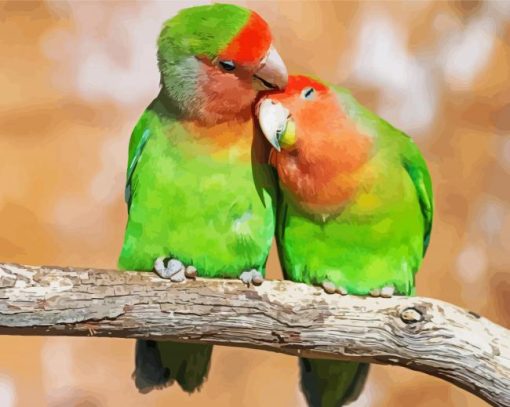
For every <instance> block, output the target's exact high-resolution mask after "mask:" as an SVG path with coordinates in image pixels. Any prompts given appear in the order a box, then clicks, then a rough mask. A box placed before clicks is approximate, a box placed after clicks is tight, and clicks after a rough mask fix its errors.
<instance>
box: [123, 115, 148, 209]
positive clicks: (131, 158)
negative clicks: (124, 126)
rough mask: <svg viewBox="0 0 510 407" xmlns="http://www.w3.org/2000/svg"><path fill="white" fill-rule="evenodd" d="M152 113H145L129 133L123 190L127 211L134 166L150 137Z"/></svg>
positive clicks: (130, 196) (132, 189)
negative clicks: (150, 117)
mask: <svg viewBox="0 0 510 407" xmlns="http://www.w3.org/2000/svg"><path fill="white" fill-rule="evenodd" d="M151 114H152V112H150V111H147V110H146V111H145V112H144V113H143V114H142V117H140V119H139V120H138V123H137V124H136V126H135V128H134V129H133V132H132V133H131V139H130V140H129V155H128V168H127V174H126V187H125V189H124V200H125V201H126V203H127V205H128V211H129V208H130V206H131V198H132V196H133V192H134V185H132V181H133V173H134V172H135V168H136V164H138V161H139V160H140V157H141V156H142V152H143V148H144V147H145V144H147V140H149V137H150V135H151V129H150V127H149V115H151Z"/></svg>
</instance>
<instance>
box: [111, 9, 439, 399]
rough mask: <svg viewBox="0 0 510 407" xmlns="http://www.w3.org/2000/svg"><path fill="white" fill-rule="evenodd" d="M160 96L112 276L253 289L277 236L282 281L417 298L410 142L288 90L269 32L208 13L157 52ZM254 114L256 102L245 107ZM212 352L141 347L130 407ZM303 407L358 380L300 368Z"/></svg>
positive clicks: (311, 364)
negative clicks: (235, 281) (233, 283)
mask: <svg viewBox="0 0 510 407" xmlns="http://www.w3.org/2000/svg"><path fill="white" fill-rule="evenodd" d="M158 61H159V68H160V71H161V91H160V94H159V95H158V96H157V97H156V99H155V100H154V101H153V102H152V103H151V104H150V105H149V107H148V108H147V109H146V110H145V112H144V113H143V115H142V116H141V118H140V119H139V121H138V123H137V125H136V126H135V128H134V130H133V133H132V135H131V141H130V144H129V158H128V170H127V184H126V202H127V204H128V209H129V218H128V223H127V226H126V233H125V240H124V245H123V247H122V252H121V254H120V258H119V266H120V267H121V268H123V269H129V270H147V271H150V270H153V269H154V270H155V271H156V272H157V273H158V274H159V275H161V276H162V277H165V278H169V279H170V280H172V281H175V282H178V281H183V280H184V279H185V278H186V277H194V276H195V275H198V276H201V277H212V278H214V277H216V278H240V279H241V280H243V281H244V282H245V283H248V284H250V283H253V284H260V283H261V282H262V279H263V276H264V273H265V265H266V261H267V257H268V254H269V249H270V247H271V242H272V239H273V236H274V235H275V233H276V240H277V246H278V252H279V256H280V260H281V262H282V267H283V270H284V274H285V277H286V278H288V279H290V280H293V281H298V282H305V283H308V284H314V285H321V286H322V287H324V289H325V290H326V291H327V292H329V293H334V292H336V293H339V294H355V295H368V294H371V295H374V296H379V295H381V296H391V295H393V294H394V293H396V294H404V295H411V294H413V293H414V275H415V273H416V272H417V270H418V268H419V266H420V264H421V261H422V258H423V255H424V253H425V251H426V249H427V246H428V241H429V236H430V230H431V224H432V212H433V202H432V190H431V181H430V176H429V173H428V170H427V168H426V164H425V162H424V160H423V158H422V156H421V154H420V152H419V151H418V149H417V147H416V146H415V144H414V143H413V141H412V140H411V139H410V138H409V137H408V136H406V135H405V134H404V133H402V132H401V131H399V130H397V129H395V128H394V127H392V126H391V125H390V124H388V123H387V122H385V121H384V120H382V119H381V118H379V117H377V116H376V115H375V114H373V113H371V112H370V111H368V110H367V109H365V108H364V107H363V106H361V105H360V104H359V103H358V102H357V101H356V100H355V99H354V98H353V97H352V96H351V95H350V93H349V92H347V91H346V90H344V89H341V88H337V87H334V86H330V85H327V84H325V83H324V82H322V81H320V80H316V79H312V78H310V77H306V76H290V77H288V75H287V70H286V67H285V64H284V63H283V61H282V59H281V57H280V56H279V54H278V53H277V51H276V50H275V49H274V47H273V45H272V35H271V32H270V30H269V27H268V25H267V23H266V22H265V21H264V20H263V19H262V18H261V17H260V16H259V15H258V14H256V13H254V12H253V11H250V10H247V9H245V8H242V7H238V6H234V5H224V4H214V5H208V6H198V7H192V8H188V9H184V10H182V11H181V12H180V13H179V14H178V15H177V16H175V17H174V18H172V19H170V20H168V21H167V22H166V23H165V24H164V27H163V29H162V32H161V35H160V38H159V41H158ZM257 98H258V100H257ZM211 352H212V346H211V345H197V344H189V343H174V342H154V341H147V340H139V341H137V345H136V358H135V363H136V367H135V373H134V377H135V383H136V386H137V387H138V389H139V390H140V391H142V392H146V391H150V390H151V389H153V388H160V387H165V386H167V385H169V384H172V383H174V382H175V381H177V383H179V385H180V386H181V387H182V388H183V389H184V390H185V391H188V392H193V391H195V390H196V389H198V388H200V386H201V385H202V383H203V381H204V380H205V378H206V376H207V372H208V369H209V362H210V357H211ZM300 367H301V387H302V389H303V392H304V394H305V397H306V399H307V401H308V403H309V405H311V406H322V407H327V406H339V405H343V404H346V403H347V402H349V401H351V400H354V399H355V398H356V397H357V396H358V395H359V393H360V391H361V389H362V387H363V384H364V381H365V379H366V375H367V372H368V365H366V364H359V363H353V362H341V361H329V360H313V359H304V358H303V359H301V361H300Z"/></svg>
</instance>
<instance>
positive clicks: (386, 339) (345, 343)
mask: <svg viewBox="0 0 510 407" xmlns="http://www.w3.org/2000/svg"><path fill="white" fill-rule="evenodd" d="M0 334H3V335H68V336H87V335H95V336H103V337H119V338H152V339H158V340H159V339H171V340H175V341H191V342H197V343H211V344H215V345H225V346H241V347H246V348H254V349H262V350H270V351H275V352H281V353H286V354H289V355H296V356H306V357H313V358H327V359H341V360H353V361H359V362H361V361H363V362H370V363H380V364H392V365H400V366H403V367H407V368H410V369H413V370H417V371H421V372H424V373H428V374H430V375H433V376H437V377H440V378H443V379H445V380H448V381H450V382H452V383H454V384H456V385H457V386H459V387H462V388H464V389H466V390H468V391H470V392H472V393H474V394H476V395H477V396H479V397H481V398H482V399H484V400H485V401H487V402H488V403H490V404H492V405H495V406H510V331H508V330H507V329H505V328H503V327H500V326H498V325H496V324H494V323H492V322H490V321H489V320H487V319H485V318H482V317H480V316H478V315H476V314H474V313H472V312H467V311H465V310H462V309H460V308H458V307H456V306H454V305H451V304H447V303H445V302H442V301H438V300H434V299H429V298H420V297H414V298H408V297H396V298H390V299H383V298H364V297H353V296H345V297H343V296H340V295H338V294H335V295H329V294H326V293H324V292H323V291H322V290H321V289H318V288H315V287H310V286H307V285H305V284H297V283H292V282H288V281H271V282H269V281H266V282H264V283H263V284H262V286H260V287H246V286H245V285H243V284H242V283H241V282H240V281H234V280H205V279H197V280H195V281H187V282H184V283H170V282H169V281H167V280H163V279H160V278H159V277H158V276H157V275H156V274H154V273H147V272H145V273H144V272H119V271H115V270H92V269H77V268H59V267H35V266H21V265H15V264H1V263H0Z"/></svg>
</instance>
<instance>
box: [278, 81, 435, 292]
mask: <svg viewBox="0 0 510 407" xmlns="http://www.w3.org/2000/svg"><path fill="white" fill-rule="evenodd" d="M337 92H338V97H339V100H340V102H341V104H342V106H343V108H344V111H345V112H346V114H347V115H348V117H349V118H350V119H351V120H352V121H354V122H355V123H356V124H357V127H358V129H360V131H362V132H366V133H367V134H369V135H371V136H372V137H373V139H374V151H373V154H372V156H371V157H370V159H369V161H368V162H367V163H366V164H365V165H364V169H363V170H362V171H361V173H360V175H359V178H358V179H357V182H358V185H359V188H358V191H357V193H356V194H355V197H354V198H353V199H352V200H351V201H350V202H349V203H348V204H347V205H346V206H345V208H344V209H343V210H342V211H341V213H340V214H339V215H337V216H332V217H329V218H326V219H325V220H322V219H319V218H318V217H317V216H311V215H308V214H306V213H304V212H303V211H302V210H301V209H300V208H299V207H298V206H297V205H296V204H294V203H293V202H291V201H290V200H287V199H284V200H283V201H282V202H281V204H280V205H279V221H278V225H277V229H278V231H277V241H278V247H279V251H280V256H281V260H282V262H283V268H284V270H285V273H286V276H287V277H288V278H289V279H291V280H294V281H301V282H306V283H309V284H321V283H322V282H323V281H325V280H328V281H331V282H333V283H334V284H335V285H336V286H341V287H344V288H346V289H347V291H348V292H349V293H350V294H356V295H367V294H369V292H370V291H371V290H372V289H374V288H380V287H383V286H385V285H394V286H395V288H396V291H397V293H399V294H406V295H410V294H413V293H414V275H415V273H416V272H417V270H418V268H419V266H420V264H421V261H422V258H423V255H424V253H425V251H426V248H427V245H428V241H429V236H430V230H431V226H432V189H431V181H430V175H429V173H428V170H427V167H426V164H425V161H424V160H423V157H422V156H421V154H420V152H419V150H418V148H417V147H416V145H415V144H414V142H413V140H412V139H411V138H409V137H408V136H407V135H406V134H404V133H402V132H401V131H399V130H397V129H395V128H394V127H392V126H391V125H390V124H389V123H387V122H386V121H384V120H383V119H381V118H379V117H378V116H376V115H375V114H373V113H371V112H369V111H368V110H367V109H366V108H364V107H363V106H361V105H360V104H359V103H358V102H357V101H356V100H355V99H354V98H353V97H352V96H351V95H350V94H349V93H348V92H347V91H345V90H343V89H340V88H337ZM339 160H341V157H339ZM368 178H370V183H369V182H367V181H366V180H367V179H368ZM374 178H375V180H374ZM284 188H285V187H284ZM303 247H306V248H307V249H306V250H303Z"/></svg>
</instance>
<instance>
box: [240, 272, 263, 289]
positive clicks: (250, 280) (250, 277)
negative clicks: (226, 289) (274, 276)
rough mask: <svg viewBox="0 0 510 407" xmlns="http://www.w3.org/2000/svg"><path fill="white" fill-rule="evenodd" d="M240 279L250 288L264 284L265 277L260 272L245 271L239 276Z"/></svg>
mask: <svg viewBox="0 0 510 407" xmlns="http://www.w3.org/2000/svg"><path fill="white" fill-rule="evenodd" d="M239 279H240V280H241V281H242V282H243V283H244V284H246V285H247V286H250V284H253V285H261V284H262V283H263V282H264V277H263V276H262V274H261V273H260V271H258V270H255V269H251V270H248V271H243V272H242V273H241V275H240V276H239Z"/></svg>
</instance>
